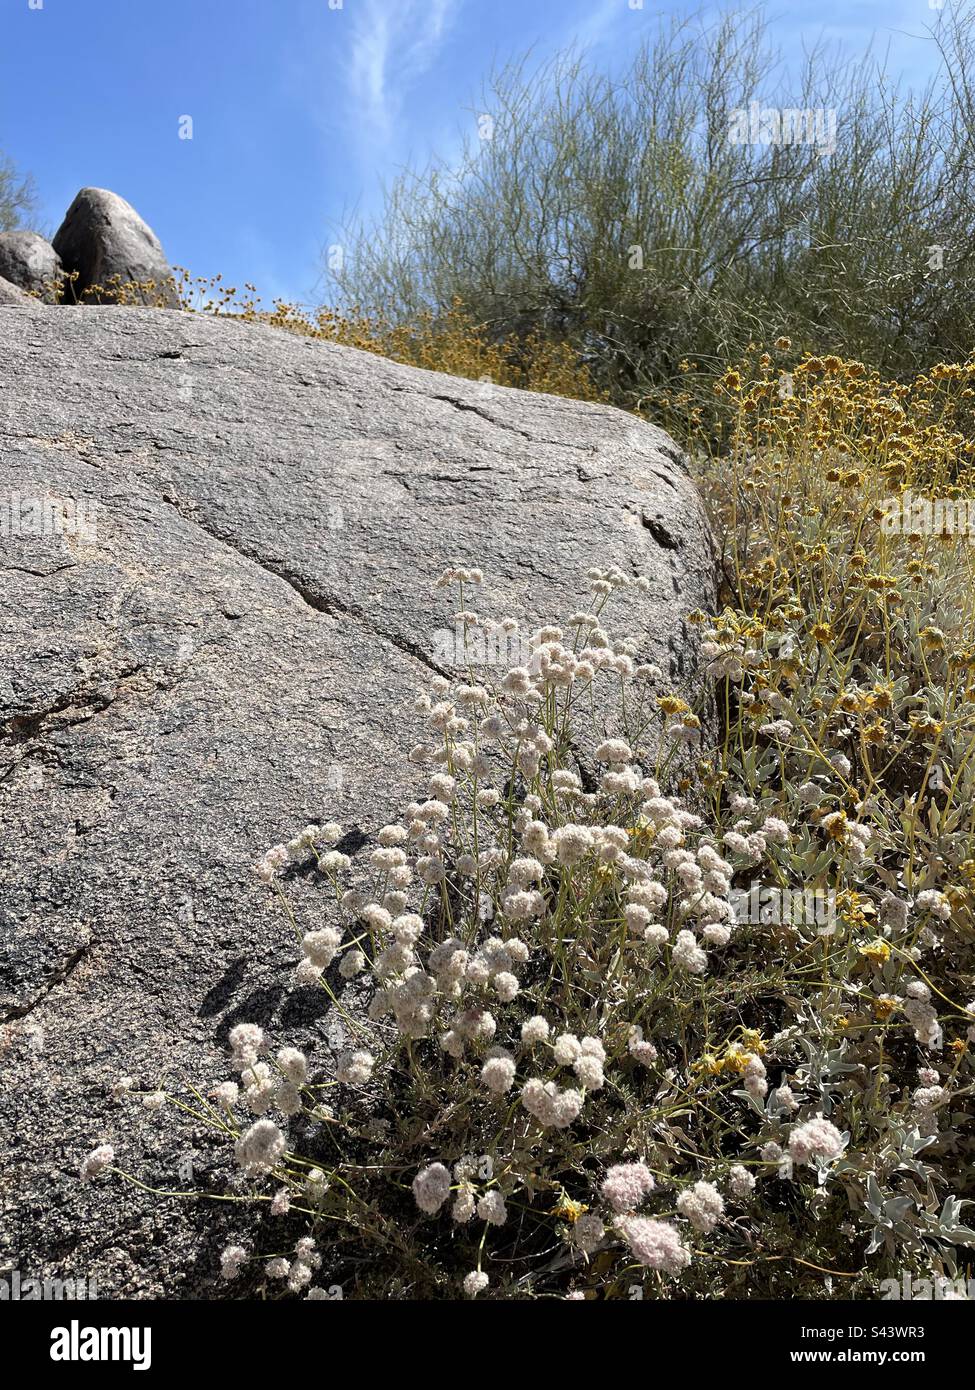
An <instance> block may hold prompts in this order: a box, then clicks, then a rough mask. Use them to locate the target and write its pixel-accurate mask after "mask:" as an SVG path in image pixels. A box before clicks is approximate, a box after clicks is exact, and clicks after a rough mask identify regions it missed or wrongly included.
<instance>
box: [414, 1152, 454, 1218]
mask: <svg viewBox="0 0 975 1390" xmlns="http://www.w3.org/2000/svg"><path fill="white" fill-rule="evenodd" d="M413 1196H414V1197H415V1198H416V1204H417V1206H418V1207H419V1208H420V1210H421V1211H423V1212H426V1214H427V1215H428V1216H433V1215H435V1213H436V1212H438V1211H439V1210H440V1208H441V1207H442V1206H443V1204H444V1202H446V1200H447V1198H448V1197H449V1196H450V1171H449V1169H447V1168H445V1167H444V1166H443V1164H442V1163H428V1164H427V1166H426V1167H425V1168H421V1169H420V1171H419V1172H418V1173H417V1175H416V1177H415V1178H414V1179H413Z"/></svg>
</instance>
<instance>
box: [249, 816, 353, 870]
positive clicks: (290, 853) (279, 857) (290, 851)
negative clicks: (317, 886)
mask: <svg viewBox="0 0 975 1390" xmlns="http://www.w3.org/2000/svg"><path fill="white" fill-rule="evenodd" d="M341 838H342V827H341V826H340V825H337V824H336V823H335V822H334V821H329V822H328V823H327V824H326V825H306V826H305V828H304V830H301V831H299V832H298V834H297V835H295V836H294V838H293V839H291V840H289V841H288V843H287V844H286V845H273V846H272V848H271V849H269V850H267V851H266V852H265V853H264V854H263V855H262V856H261V858H260V859H258V861H257V863H256V864H254V865H253V870H252V871H253V873H254V874H256V876H257V877H258V878H259V879H260V880H261V882H262V883H268V884H270V883H273V882H274V879H275V878H276V877H277V876H278V875H279V874H280V873H281V871H282V870H283V869H286V868H287V867H288V865H289V864H298V863H300V862H301V860H302V859H303V858H304V857H305V855H306V854H307V852H308V850H310V849H312V848H315V847H317V846H319V845H334V844H337V843H338V842H339V840H341ZM337 857H338V859H340V860H342V859H344V858H345V856H344V855H339V856H337ZM345 862H346V864H348V860H345Z"/></svg>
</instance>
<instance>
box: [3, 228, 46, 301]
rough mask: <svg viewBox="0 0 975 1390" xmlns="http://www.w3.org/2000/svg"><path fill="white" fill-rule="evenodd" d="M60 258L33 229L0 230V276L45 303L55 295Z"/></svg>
mask: <svg viewBox="0 0 975 1390" xmlns="http://www.w3.org/2000/svg"><path fill="white" fill-rule="evenodd" d="M60 270H61V258H60V256H59V255H58V253H57V252H56V251H55V249H54V247H53V246H52V245H51V243H50V242H49V241H45V240H44V238H43V237H42V236H38V234H37V233H36V232H0V277H2V278H3V279H4V280H9V281H10V283H11V284H13V285H17V286H18V287H19V288H20V289H22V290H27V291H28V292H30V293H31V294H35V295H40V296H42V297H43V298H44V299H45V300H47V301H48V302H49V303H54V302H55V301H56V300H57V299H58V297H59V294H58V289H59V286H58V276H59V273H60Z"/></svg>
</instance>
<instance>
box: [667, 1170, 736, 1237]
mask: <svg viewBox="0 0 975 1390" xmlns="http://www.w3.org/2000/svg"><path fill="white" fill-rule="evenodd" d="M677 1210H678V1211H679V1212H680V1214H681V1216H686V1217H687V1219H688V1221H689V1222H690V1223H691V1225H692V1226H693V1227H694V1229H695V1231H701V1232H702V1233H703V1234H705V1235H706V1234H707V1233H708V1232H709V1231H713V1230H714V1228H715V1226H717V1224H718V1222H719V1221H720V1220H721V1217H722V1216H723V1214H724V1198H723V1197H722V1196H721V1193H720V1192H719V1191H718V1189H717V1188H716V1187H715V1186H714V1184H713V1183H710V1182H696V1183H694V1184H693V1186H691V1187H685V1188H684V1190H683V1192H682V1193H681V1194H680V1196H679V1197H678V1198H677Z"/></svg>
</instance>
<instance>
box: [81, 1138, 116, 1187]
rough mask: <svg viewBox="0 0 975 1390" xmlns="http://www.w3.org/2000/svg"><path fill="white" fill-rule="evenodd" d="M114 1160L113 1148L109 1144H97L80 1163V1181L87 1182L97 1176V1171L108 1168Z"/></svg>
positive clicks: (100, 1171) (101, 1171)
mask: <svg viewBox="0 0 975 1390" xmlns="http://www.w3.org/2000/svg"><path fill="white" fill-rule="evenodd" d="M114 1162H115V1150H114V1149H113V1148H112V1146H111V1144H99V1145H98V1148H97V1149H92V1151H91V1153H90V1154H89V1155H88V1156H87V1158H86V1159H85V1160H84V1161H83V1163H82V1165H81V1169H80V1172H81V1180H82V1182H89V1181H90V1180H91V1179H92V1178H97V1177H98V1175H99V1173H103V1172H104V1171H105V1169H106V1168H110V1167H111V1166H112V1164H113V1163H114Z"/></svg>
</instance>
